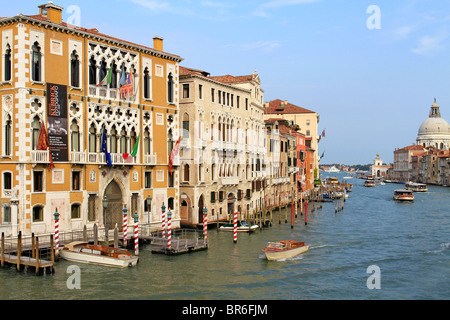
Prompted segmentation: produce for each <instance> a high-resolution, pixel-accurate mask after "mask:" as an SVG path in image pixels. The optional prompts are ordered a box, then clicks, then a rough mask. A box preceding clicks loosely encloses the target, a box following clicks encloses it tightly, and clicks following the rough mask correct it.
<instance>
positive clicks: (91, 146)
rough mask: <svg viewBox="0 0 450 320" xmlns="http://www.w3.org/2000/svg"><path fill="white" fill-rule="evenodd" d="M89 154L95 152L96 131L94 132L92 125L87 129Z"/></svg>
mask: <svg viewBox="0 0 450 320" xmlns="http://www.w3.org/2000/svg"><path fill="white" fill-rule="evenodd" d="M89 152H90V153H96V152H97V130H95V126H94V124H91V126H90V128H89Z"/></svg>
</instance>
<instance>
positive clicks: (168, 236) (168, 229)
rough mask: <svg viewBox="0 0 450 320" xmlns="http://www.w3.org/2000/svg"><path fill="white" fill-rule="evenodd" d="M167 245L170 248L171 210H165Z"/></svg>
mask: <svg viewBox="0 0 450 320" xmlns="http://www.w3.org/2000/svg"><path fill="white" fill-rule="evenodd" d="M167 247H168V248H169V250H170V249H171V248H172V211H170V209H169V212H167Z"/></svg>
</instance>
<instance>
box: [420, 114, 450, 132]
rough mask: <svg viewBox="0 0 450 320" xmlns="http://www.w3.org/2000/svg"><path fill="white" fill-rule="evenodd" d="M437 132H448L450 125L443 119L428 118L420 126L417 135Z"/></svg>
mask: <svg viewBox="0 0 450 320" xmlns="http://www.w3.org/2000/svg"><path fill="white" fill-rule="evenodd" d="M439 134H447V135H448V134H450V126H449V124H448V122H447V121H445V119H442V118H428V119H426V120H425V121H424V122H423V123H422V125H421V126H420V129H419V136H424V135H439Z"/></svg>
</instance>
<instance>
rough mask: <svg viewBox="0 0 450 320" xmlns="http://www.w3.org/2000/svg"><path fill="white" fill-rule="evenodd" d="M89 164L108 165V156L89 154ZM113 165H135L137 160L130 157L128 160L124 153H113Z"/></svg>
mask: <svg viewBox="0 0 450 320" xmlns="http://www.w3.org/2000/svg"><path fill="white" fill-rule="evenodd" d="M87 158H88V159H87V160H88V161H87V162H88V163H95V164H106V156H105V154H104V153H88V157H87ZM111 164H112V165H131V166H132V165H135V164H136V158H135V157H132V156H131V155H129V156H128V157H127V158H126V159H125V158H124V157H123V154H122V153H111Z"/></svg>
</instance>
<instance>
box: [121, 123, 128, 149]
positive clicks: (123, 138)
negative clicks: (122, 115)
mask: <svg viewBox="0 0 450 320" xmlns="http://www.w3.org/2000/svg"><path fill="white" fill-rule="evenodd" d="M120 153H128V148H127V132H126V131H125V128H122V131H121V132H120Z"/></svg>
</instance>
